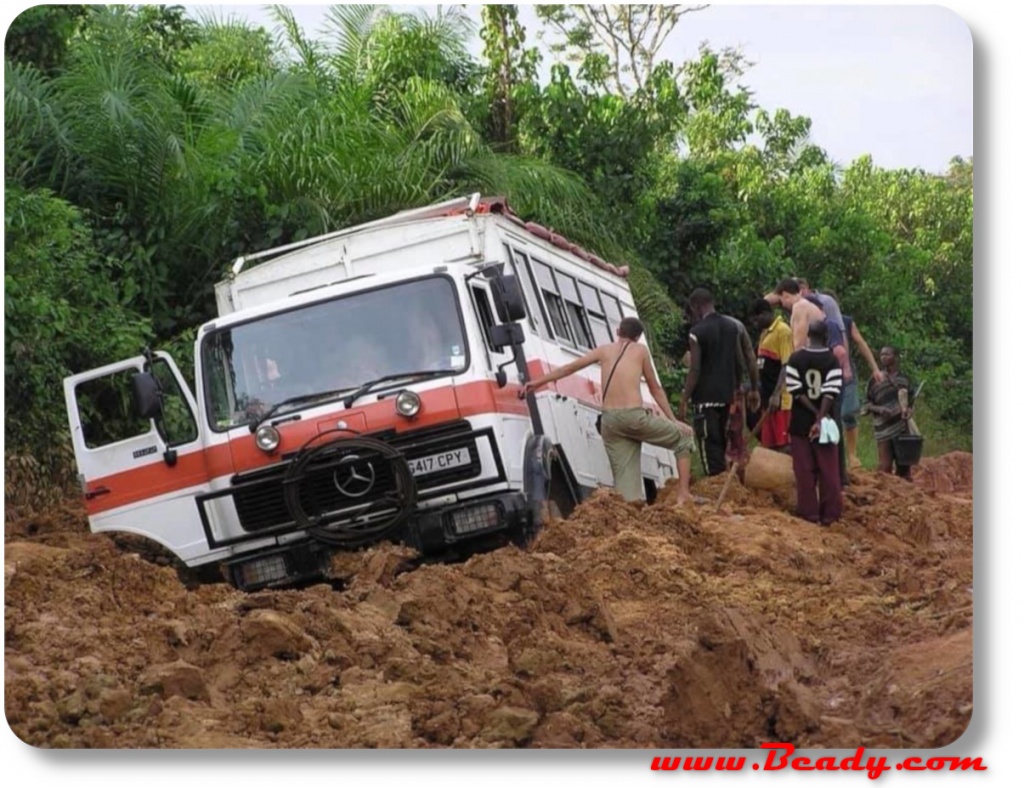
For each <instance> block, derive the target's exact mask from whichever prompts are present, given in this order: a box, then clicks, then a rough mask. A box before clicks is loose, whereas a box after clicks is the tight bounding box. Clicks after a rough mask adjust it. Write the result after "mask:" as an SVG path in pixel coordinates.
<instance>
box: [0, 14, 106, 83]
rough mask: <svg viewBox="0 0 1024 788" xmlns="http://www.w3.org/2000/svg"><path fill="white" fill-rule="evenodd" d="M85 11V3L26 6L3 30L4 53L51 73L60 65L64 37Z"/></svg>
mask: <svg viewBox="0 0 1024 788" xmlns="http://www.w3.org/2000/svg"><path fill="white" fill-rule="evenodd" d="M88 13H89V7H88V6H85V5H35V6H32V7H30V8H26V9H25V10H24V11H22V12H21V13H20V14H18V16H17V17H15V19H14V21H13V22H11V26H10V27H9V28H8V29H7V36H6V38H5V39H4V56H5V57H6V58H8V59H10V60H12V61H14V62H16V63H24V64H27V65H31V66H33V67H35V68H36V69H38V70H39V71H41V72H43V73H44V74H47V75H51V76H52V75H53V74H55V73H56V72H57V71H58V70H59V69H60V68H61V66H63V64H64V55H65V53H66V52H67V43H68V39H70V38H71V36H72V35H73V34H74V33H75V31H76V30H77V29H78V28H79V26H80V25H81V24H82V20H83V19H84V18H85V17H86V16H87V15H88Z"/></svg>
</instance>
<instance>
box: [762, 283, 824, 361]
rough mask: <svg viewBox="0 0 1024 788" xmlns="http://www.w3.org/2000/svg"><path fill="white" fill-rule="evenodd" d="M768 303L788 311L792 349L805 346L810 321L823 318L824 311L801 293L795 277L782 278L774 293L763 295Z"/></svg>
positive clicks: (799, 348)
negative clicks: (791, 331) (791, 333)
mask: <svg viewBox="0 0 1024 788" xmlns="http://www.w3.org/2000/svg"><path fill="white" fill-rule="evenodd" d="M765 300H766V301H767V302H768V303H769V304H779V305H781V306H782V308H783V309H785V310H786V311H787V312H789V327H790V328H791V329H792V330H793V350H801V349H802V348H805V347H807V329H808V328H809V327H810V325H811V323H813V322H815V321H817V320H824V319H825V311H824V310H823V309H820V308H819V307H817V306H815V305H814V304H812V303H811V302H810V301H808V300H807V299H806V298H804V297H803V294H802V293H801V288H800V283H799V282H797V280H796V279H783V280H782V281H781V282H779V286H778V287H776V288H775V292H774V293H769V294H768V295H766V296H765Z"/></svg>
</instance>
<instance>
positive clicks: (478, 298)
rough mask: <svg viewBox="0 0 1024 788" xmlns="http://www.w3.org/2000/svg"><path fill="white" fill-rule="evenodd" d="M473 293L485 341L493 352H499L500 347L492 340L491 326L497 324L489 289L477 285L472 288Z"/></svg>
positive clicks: (474, 304)
mask: <svg viewBox="0 0 1024 788" xmlns="http://www.w3.org/2000/svg"><path fill="white" fill-rule="evenodd" d="M470 292H471V293H472V294H473V308H474V309H475V310H476V319H477V321H478V322H479V324H480V330H481V331H482V332H483V335H484V343H485V344H486V345H487V349H488V350H490V351H491V352H492V353H497V352H498V348H496V347H495V346H494V343H493V342H491V326H493V325H494V324H495V320H494V314H493V313H492V312H491V304H490V302H489V301H488V300H487V291H486V290H485V289H484V288H482V287H477V286H476V285H474V286H472V287H471V288H470Z"/></svg>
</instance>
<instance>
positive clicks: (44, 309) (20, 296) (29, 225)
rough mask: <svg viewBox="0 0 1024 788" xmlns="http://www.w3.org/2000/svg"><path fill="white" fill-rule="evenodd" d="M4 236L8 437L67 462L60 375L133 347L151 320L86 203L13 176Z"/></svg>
mask: <svg viewBox="0 0 1024 788" xmlns="http://www.w3.org/2000/svg"><path fill="white" fill-rule="evenodd" d="M4 246H5V251H6V257H5V264H6V265H5V271H4V311H5V327H6V331H5V336H4V388H5V393H6V397H5V399H4V421H5V424H6V427H7V444H8V446H10V447H11V448H12V450H14V451H18V452H24V453H30V454H32V455H33V456H34V457H35V458H36V459H37V460H38V461H40V462H41V463H43V465H44V466H46V467H49V468H50V469H51V470H54V471H58V470H60V471H63V470H65V468H66V466H65V465H64V460H65V459H66V451H65V449H66V446H67V445H68V438H67V414H66V411H65V408H64V396H63V388H62V384H61V380H62V379H63V378H64V377H65V376H67V375H70V374H73V373H75V372H82V371H84V370H87V369H90V368H92V367H96V366H101V365H103V364H107V363H110V362H111V361H114V360H117V359H119V358H124V357H126V356H132V355H136V354H137V353H138V352H139V351H140V350H141V348H142V347H143V345H144V344H145V343H146V342H147V340H148V339H149V337H150V333H151V332H150V326H149V321H148V320H146V319H145V318H142V317H140V316H139V315H138V314H135V313H134V312H132V311H131V310H130V309H129V308H127V306H126V304H127V302H128V300H129V299H128V297H127V294H126V293H125V291H124V289H123V288H122V287H120V286H119V285H118V282H119V281H123V277H124V270H123V268H122V267H121V266H120V264H119V263H118V261H115V260H111V259H105V258H103V257H101V256H100V255H99V254H98V252H97V250H96V246H95V244H94V243H93V240H92V238H91V235H90V231H89V228H88V226H87V224H86V223H85V221H84V220H83V217H82V215H81V213H80V211H78V210H77V209H75V208H74V207H73V206H71V205H69V204H68V203H67V202H65V201H64V200H61V199H59V198H57V197H55V196H53V195H52V194H49V193H47V192H44V191H32V192H27V191H24V190H22V189H20V188H18V187H17V186H15V185H13V184H10V183H8V184H7V186H6V189H5V199H4Z"/></svg>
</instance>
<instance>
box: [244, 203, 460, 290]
mask: <svg viewBox="0 0 1024 788" xmlns="http://www.w3.org/2000/svg"><path fill="white" fill-rule="evenodd" d="M479 204H480V193H479V192H477V193H475V194H472V195H470V196H469V197H458V198H456V199H454V200H447V201H445V202H440V203H435V204H434V205H425V206H423V207H422V208H411V209H409V210H407V211H400V212H399V213H396V214H393V215H391V216H385V217H384V218H383V219H376V220H374V221H372V222H365V223H363V224H357V225H354V226H352V227H346V228H345V229H344V230H335V231H334V232H333V233H326V234H324V235H318V236H315V237H313V238H306V239H305V240H302V241H296V242H295V243H290V244H286V245H285V246H277V247H274V248H273V249H264V250H263V251H262V252H253V253H252V254H246V255H242V256H241V257H239V258H238V259H236V260H235V262H234V264H233V265H232V266H231V273H232V274H233V275H235V276H237V275H238V274H240V273H241V272H242V269H243V268H245V264H246V263H250V262H253V261H254V260H262V259H264V258H266V257H273V256H275V255H279V254H284V253H285V252H291V251H293V250H295V249H301V248H303V247H304V246H310V245H311V244H315V243H320V242H321V241H329V240H331V239H332V238H340V237H341V236H343V235H351V234H352V233H356V232H362V231H363V230H375V229H378V228H380V227H389V226H393V225H399V224H405V223H407V222H415V221H420V220H422V219H433V218H436V217H438V216H451V215H452V214H455V213H459V212H462V211H465V212H466V213H467V214H473V213H476V210H477V206H478V205H479Z"/></svg>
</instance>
